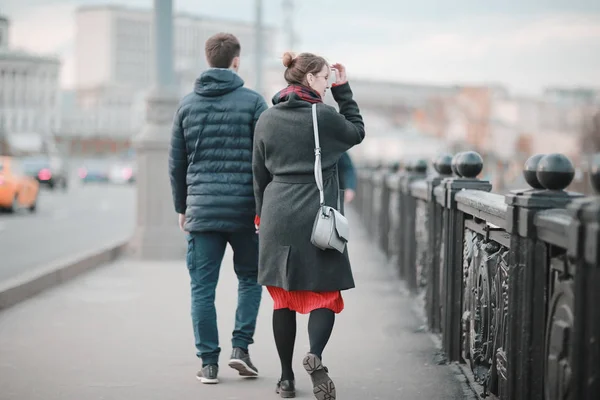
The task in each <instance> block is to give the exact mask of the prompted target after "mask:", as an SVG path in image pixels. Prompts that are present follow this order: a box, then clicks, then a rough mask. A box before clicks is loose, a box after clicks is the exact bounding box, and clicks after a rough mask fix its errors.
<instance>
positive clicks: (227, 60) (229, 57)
mask: <svg viewBox="0 0 600 400" xmlns="http://www.w3.org/2000/svg"><path fill="white" fill-rule="evenodd" d="M204 50H205V52H206V60H207V61H208V65H210V66H211V67H213V68H229V67H230V66H231V63H232V62H233V59H234V58H235V57H239V56H240V51H241V46H240V41H239V40H238V39H237V38H236V37H235V36H234V35H232V34H231V33H217V34H216V35H213V36H211V37H210V38H208V40H207V41H206V46H205V48H204Z"/></svg>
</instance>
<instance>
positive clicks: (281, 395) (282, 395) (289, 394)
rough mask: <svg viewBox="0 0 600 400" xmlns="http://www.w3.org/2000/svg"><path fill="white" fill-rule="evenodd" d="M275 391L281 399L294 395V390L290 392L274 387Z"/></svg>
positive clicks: (291, 397)
mask: <svg viewBox="0 0 600 400" xmlns="http://www.w3.org/2000/svg"><path fill="white" fill-rule="evenodd" d="M275 393H277V394H278V395H279V397H281V398H282V399H293V398H294V397H296V392H292V391H290V390H281V389H276V390H275Z"/></svg>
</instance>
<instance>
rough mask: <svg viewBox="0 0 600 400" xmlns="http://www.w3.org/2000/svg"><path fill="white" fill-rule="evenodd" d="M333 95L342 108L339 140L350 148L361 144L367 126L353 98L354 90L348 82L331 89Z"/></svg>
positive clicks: (338, 122)
mask: <svg viewBox="0 0 600 400" xmlns="http://www.w3.org/2000/svg"><path fill="white" fill-rule="evenodd" d="M331 94H332V95H333V98H334V100H335V101H336V102H337V103H338V106H339V108H340V111H339V114H340V115H339V118H338V121H337V124H336V125H339V126H337V127H336V128H337V129H336V130H337V132H338V135H339V140H341V141H342V142H344V143H345V144H346V145H347V146H348V148H350V147H352V146H354V145H357V144H359V143H360V142H362V141H363V139H364V138H365V124H364V122H363V119H362V116H361V115H360V110H359V108H358V104H357V103H356V101H354V99H353V98H352V96H353V94H352V89H350V84H349V83H348V82H346V83H343V84H341V85H336V86H334V87H332V88H331Z"/></svg>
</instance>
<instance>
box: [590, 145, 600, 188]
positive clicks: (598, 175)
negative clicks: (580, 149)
mask: <svg viewBox="0 0 600 400" xmlns="http://www.w3.org/2000/svg"><path fill="white" fill-rule="evenodd" d="M591 167H592V168H590V179H591V181H592V187H593V188H594V190H595V191H596V193H597V194H599V195H600V153H596V154H595V155H594V157H593V158H592V165H591Z"/></svg>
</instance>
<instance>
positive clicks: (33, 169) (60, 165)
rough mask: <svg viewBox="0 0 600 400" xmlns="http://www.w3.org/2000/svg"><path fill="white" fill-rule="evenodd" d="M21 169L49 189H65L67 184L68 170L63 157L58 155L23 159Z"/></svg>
mask: <svg viewBox="0 0 600 400" xmlns="http://www.w3.org/2000/svg"><path fill="white" fill-rule="evenodd" d="M22 165H23V170H24V172H25V174H26V175H28V176H30V177H32V178H35V179H37V181H38V182H39V183H40V184H42V185H45V186H48V187H49V188H50V189H54V188H57V187H59V188H62V189H63V190H66V189H67V188H68V186H69V171H68V168H67V165H66V163H65V161H64V160H63V159H61V158H60V157H58V156H54V155H51V156H46V155H38V156H32V157H27V158H24V159H23V163H22Z"/></svg>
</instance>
